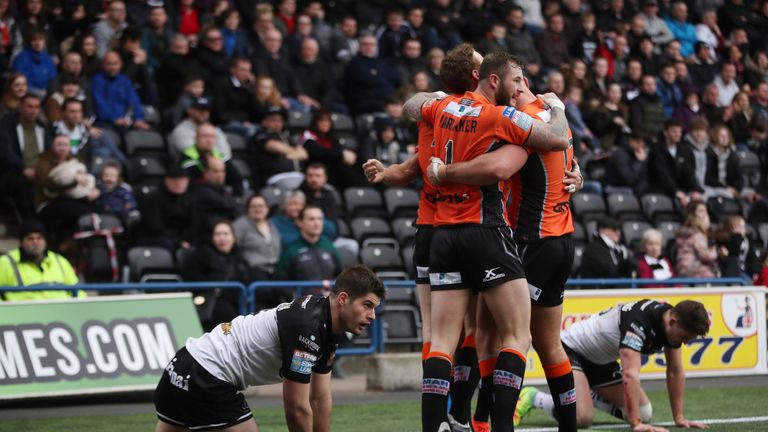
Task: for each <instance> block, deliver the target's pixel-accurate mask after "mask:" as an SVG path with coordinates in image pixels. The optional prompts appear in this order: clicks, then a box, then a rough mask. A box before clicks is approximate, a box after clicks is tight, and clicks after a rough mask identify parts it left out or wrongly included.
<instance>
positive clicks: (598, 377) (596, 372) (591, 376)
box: [563, 344, 623, 389]
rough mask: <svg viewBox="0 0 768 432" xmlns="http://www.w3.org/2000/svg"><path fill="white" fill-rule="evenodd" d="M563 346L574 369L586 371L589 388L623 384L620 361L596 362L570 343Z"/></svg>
mask: <svg viewBox="0 0 768 432" xmlns="http://www.w3.org/2000/svg"><path fill="white" fill-rule="evenodd" d="M563 348H564V349H565V354H566V355H567V356H568V359H569V360H570V361H571V368H573V370H577V371H582V372H584V375H585V376H586V377H587V381H588V382H589V388H593V389H597V388H601V387H610V386H612V385H616V384H621V380H622V377H623V374H622V372H621V365H620V364H619V362H618V361H613V362H610V363H606V364H595V363H592V362H591V361H589V360H587V359H586V358H584V356H582V355H581V354H579V353H577V352H576V351H574V350H573V349H571V347H569V346H568V345H566V344H563Z"/></svg>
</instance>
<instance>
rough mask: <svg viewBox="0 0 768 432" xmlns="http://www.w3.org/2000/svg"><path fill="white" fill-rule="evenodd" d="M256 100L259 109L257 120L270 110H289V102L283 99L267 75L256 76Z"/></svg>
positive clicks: (272, 80) (273, 81)
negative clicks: (275, 108)
mask: <svg viewBox="0 0 768 432" xmlns="http://www.w3.org/2000/svg"><path fill="white" fill-rule="evenodd" d="M254 82H255V87H256V100H257V101H258V107H259V118H262V116H264V115H265V114H266V112H267V111H269V110H270V108H273V107H277V108H281V109H285V110H287V109H289V108H290V107H291V104H290V102H288V101H287V100H285V99H283V95H281V94H280V90H278V89H277V86H276V85H275V80H274V79H273V78H272V77H271V76H269V75H258V76H257V77H256V78H255V80H254Z"/></svg>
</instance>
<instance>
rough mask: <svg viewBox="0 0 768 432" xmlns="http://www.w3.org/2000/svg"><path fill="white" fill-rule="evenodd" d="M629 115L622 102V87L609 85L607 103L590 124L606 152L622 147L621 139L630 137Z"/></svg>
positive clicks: (616, 84)
mask: <svg viewBox="0 0 768 432" xmlns="http://www.w3.org/2000/svg"><path fill="white" fill-rule="evenodd" d="M628 123H629V113H628V111H627V107H626V106H625V105H624V104H623V103H622V102H621V86H620V85H619V84H618V83H611V84H610V85H608V91H607V96H606V98H605V101H604V102H603V103H602V105H600V107H599V108H598V109H597V110H596V111H595V113H594V114H593V115H592V116H591V121H590V122H589V124H590V126H591V127H590V128H591V129H592V132H593V133H594V134H595V137H596V138H597V139H598V140H599V141H600V142H601V143H602V145H603V148H604V149H605V150H606V151H610V150H611V149H612V148H613V147H614V146H617V145H621V138H622V137H623V136H624V135H629V133H630V132H631V129H629V124H628Z"/></svg>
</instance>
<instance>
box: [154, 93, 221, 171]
mask: <svg viewBox="0 0 768 432" xmlns="http://www.w3.org/2000/svg"><path fill="white" fill-rule="evenodd" d="M199 82H200V84H202V80H199ZM210 117H211V102H210V99H209V98H207V97H199V98H196V99H194V101H193V102H192V103H191V105H190V106H189V108H187V118H185V119H184V120H182V121H181V122H180V123H179V124H177V125H176V127H175V128H173V131H172V132H171V134H170V136H169V137H168V144H170V146H171V152H172V153H173V154H175V155H181V154H183V153H184V151H185V150H187V149H188V148H190V147H194V145H195V139H196V136H197V129H198V128H199V127H200V125H203V124H210V123H209V122H210ZM214 129H215V131H216V144H214V149H215V150H216V151H217V152H218V153H219V154H221V157H222V159H224V160H229V159H230V158H231V157H232V148H231V147H230V146H229V141H227V135H226V134H225V133H224V131H222V130H221V129H220V128H218V127H216V126H214Z"/></svg>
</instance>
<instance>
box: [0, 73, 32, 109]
mask: <svg viewBox="0 0 768 432" xmlns="http://www.w3.org/2000/svg"><path fill="white" fill-rule="evenodd" d="M27 93H29V86H27V77H25V76H24V75H23V74H20V73H11V74H10V75H9V76H8V78H6V79H5V88H4V89H3V96H2V100H0V118H3V117H5V116H7V115H9V114H12V113H15V112H16V111H17V110H18V109H19V104H20V102H21V99H22V98H23V97H24V95H26V94H27Z"/></svg>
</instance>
